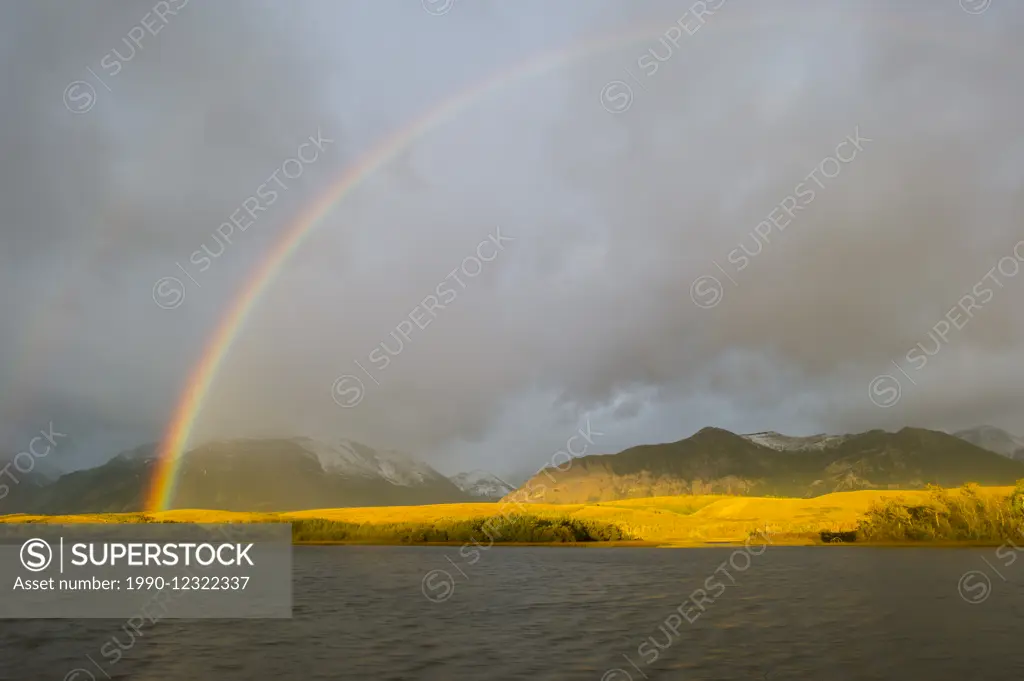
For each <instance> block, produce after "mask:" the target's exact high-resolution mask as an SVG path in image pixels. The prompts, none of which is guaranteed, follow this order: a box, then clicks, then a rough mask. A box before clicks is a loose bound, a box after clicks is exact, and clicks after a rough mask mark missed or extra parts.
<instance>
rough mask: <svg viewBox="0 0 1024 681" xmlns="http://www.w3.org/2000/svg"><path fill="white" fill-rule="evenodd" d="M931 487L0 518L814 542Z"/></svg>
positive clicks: (921, 497)
mask: <svg viewBox="0 0 1024 681" xmlns="http://www.w3.org/2000/svg"><path fill="white" fill-rule="evenodd" d="M1012 491H1013V488H1012V487H982V488H980V489H979V492H980V493H981V494H983V495H1000V496H1005V495H1008V494H1010V493H1011V492H1012ZM928 496H929V493H928V492H926V491H924V490H921V491H904V490H898V491H897V490H865V491H857V492H837V493H834V494H826V495H824V496H820V497H814V498H811V499H795V498H775V497H737V496H721V495H715V496H710V495H708V496H673V497H652V498H647V499H628V500H621V501H606V502H600V503H593V504H526V505H522V506H516V505H514V504H505V503H500V502H499V503H472V504H437V505H430V506H385V507H366V508H331V509H318V510H312V511H295V512H290V513H237V512H231V511H206V510H175V511H161V512H156V513H146V514H140V513H122V514H85V515H69V516H29V515H10V516H0V522H42V523H126V522H129V523H130V522H139V521H140V519H141V517H142V516H143V515H145V516H147V517H148V519H150V520H151V521H157V522H159V521H174V522H191V523H221V522H287V521H289V520H293V519H309V518H323V519H326V520H334V521H342V522H348V523H356V524H360V525H370V526H373V525H385V524H392V523H423V524H432V523H437V522H444V521H448V520H454V521H457V520H470V519H474V518H488V517H495V516H500V515H501V513H502V512H503V511H504V512H506V513H511V512H513V511H516V510H520V511H521V510H523V509H528V512H529V513H530V514H532V515H536V516H539V517H541V518H552V519H554V518H566V517H572V518H578V519H580V520H593V521H599V522H604V523H609V524H613V525H616V526H618V527H620V528H621V529H623V530H624V531H626V532H628V533H629V534H630V535H632V536H634V537H637V538H638V539H640V540H643V541H644V542H653V543H656V544H663V545H694V544H703V543H709V542H710V543H715V542H735V541H743V540H744V539H746V537H747V536H749V535H750V533H752V532H755V531H758V530H763V529H765V528H767V529H769V530H770V531H771V532H772V533H773V534H774V535H775V536H776V538H777V539H778V541H776V542H775V543H787V544H812V543H815V542H816V540H815V536H816V535H817V534H818V533H819V532H821V531H822V530H831V531H844V530H852V529H854V528H855V527H856V526H857V521H858V520H859V519H860V518H861V517H862V516H863V514H864V513H865V512H866V511H867V510H868V508H869V507H871V505H872V504H873V503H876V502H881V501H883V500H886V499H904V500H906V501H907V502H911V503H923V502H925V501H926V500H927V499H928Z"/></svg>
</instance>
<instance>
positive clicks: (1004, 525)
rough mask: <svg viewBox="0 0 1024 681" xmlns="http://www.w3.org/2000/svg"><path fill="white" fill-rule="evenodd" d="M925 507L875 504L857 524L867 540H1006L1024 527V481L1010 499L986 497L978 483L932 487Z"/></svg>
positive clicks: (901, 502)
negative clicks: (953, 489)
mask: <svg viewBox="0 0 1024 681" xmlns="http://www.w3.org/2000/svg"><path fill="white" fill-rule="evenodd" d="M929 491H930V492H931V498H930V499H929V501H928V502H926V503H925V504H915V505H911V504H908V503H906V501H905V500H903V499H890V500H887V501H886V502H884V503H876V504H875V505H874V506H872V507H871V508H870V509H869V510H868V512H867V514H865V517H864V518H863V519H862V520H861V521H860V523H859V524H858V526H857V532H858V536H860V537H863V538H864V539H865V540H867V541H934V540H946V541H1002V540H1005V539H1007V538H1010V537H1016V536H1019V535H1020V531H1021V528H1022V527H1024V480H1019V481H1017V486H1016V487H1015V488H1014V491H1013V492H1012V493H1011V494H1010V495H1009V496H1006V497H994V496H982V495H980V494H979V493H978V487H977V485H973V484H966V485H964V486H963V487H961V488H960V489H959V490H957V491H956V492H955V493H952V494H951V493H950V492H948V491H947V490H944V489H942V488H939V487H934V486H932V487H929Z"/></svg>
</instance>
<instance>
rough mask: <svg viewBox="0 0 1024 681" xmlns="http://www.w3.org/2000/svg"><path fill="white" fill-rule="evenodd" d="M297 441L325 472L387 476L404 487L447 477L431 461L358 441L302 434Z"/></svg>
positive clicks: (349, 475) (370, 476) (357, 475)
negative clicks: (325, 438) (317, 438)
mask: <svg viewBox="0 0 1024 681" xmlns="http://www.w3.org/2000/svg"><path fill="white" fill-rule="evenodd" d="M293 441H294V442H295V444H297V445H299V446H300V447H302V448H303V449H305V450H306V451H307V452H309V453H310V454H312V455H314V456H316V458H317V460H318V461H319V462H320V466H321V467H322V468H323V469H324V472H325V473H333V474H337V475H344V476H346V477H364V478H384V479H385V480H387V481H388V482H390V483H392V484H394V485H400V486H402V487H414V486H416V485H421V484H423V483H424V482H428V481H431V480H436V479H438V478H443V477H444V476H442V475H441V474H440V473H438V472H437V471H435V470H434V469H433V468H431V467H430V466H428V465H427V464H425V463H423V462H422V461H419V460H417V459H415V458H413V457H411V456H409V455H407V454H403V453H401V452H396V451H391V450H379V449H373V448H371V447H367V446H366V445H363V444H360V443H358V442H355V441H354V440H346V439H344V438H337V439H331V440H313V439H312V438H307V437H300V438H295V439H294V440H293Z"/></svg>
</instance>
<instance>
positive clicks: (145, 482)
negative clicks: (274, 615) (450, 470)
mask: <svg viewBox="0 0 1024 681" xmlns="http://www.w3.org/2000/svg"><path fill="white" fill-rule="evenodd" d="M156 464H157V458H156V445H152V444H150V445H144V446H142V447H138V448H136V449H134V450H131V451H128V452H123V453H121V454H118V455H117V456H115V457H114V458H112V459H111V460H110V461H108V462H107V463H105V464H103V465H101V466H98V467H96V468H90V469H86V470H81V471H75V472H73V473H68V474H66V475H62V476H61V477H60V478H58V479H57V480H56V481H53V482H50V483H49V484H45V485H41V486H39V487H37V488H36V489H34V490H33V493H31V494H25V495H22V496H21V497H19V499H17V500H16V501H17V504H14V503H10V504H8V503H5V501H0V513H3V512H6V513H14V512H22V513H46V514H63V513H110V512H126V511H139V510H142V509H143V508H144V507H145V503H146V496H147V494H148V492H149V485H150V482H151V480H152V478H153V473H154V471H155V467H156ZM177 480H178V482H177V487H176V490H177V491H176V493H175V495H174V507H175V508H208V509H222V510H230V511H290V510H291V511H294V510H303V509H311V508H329V507H342V506H390V505H407V504H435V503H448V502H467V501H479V500H480V499H479V498H477V497H475V496H473V495H472V494H470V493H467V492H464V491H462V490H461V489H459V487H458V486H456V484H455V483H453V482H452V481H451V480H449V479H448V478H446V477H445V476H444V475H442V474H441V473H439V472H437V471H436V470H434V469H433V468H431V467H430V466H428V465H427V464H425V463H423V462H421V461H419V460H417V459H415V458H413V457H409V456H406V455H404V454H401V453H399V452H393V451H384V450H376V449H373V448H371V447H367V446H366V445H363V444H360V443H358V442H354V441H352V440H344V439H338V440H332V441H318V440H312V439H310V438H290V439H258V440H255V439H240V440H225V441H220V442H211V443H209V444H205V445H202V446H200V447H197V448H196V449H193V450H191V451H189V452H188V453H186V454H184V455H183V457H182V462H181V464H180V467H179V470H178V475H177Z"/></svg>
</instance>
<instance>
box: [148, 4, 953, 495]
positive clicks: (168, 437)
mask: <svg viewBox="0 0 1024 681" xmlns="http://www.w3.org/2000/svg"><path fill="white" fill-rule="evenodd" d="M722 18H724V17H722ZM713 23H714V19H709V26H708V27H706V28H705V29H704V30H709V31H713V30H715V29H714V28H713V27H712V24H713ZM724 23H725V22H723V24H724ZM893 23H896V22H892V21H890V22H888V23H886V22H880V24H879V25H880V26H884V27H886V28H890V29H891V28H892V27H893ZM898 23H901V24H903V23H904V22H898ZM753 25H754V27H756V28H766V26H765V22H763V21H759V22H754V23H753ZM782 25H783V26H784V25H785V23H784V22H783V23H782ZM668 26H669V23H668V22H662V23H659V24H657V25H654V24H651V25H648V26H644V27H643V28H640V29H635V30H633V31H631V32H629V33H628V34H616V35H614V36H601V37H598V38H596V39H595V38H592V39H587V40H583V41H580V42H578V43H574V44H573V45H570V46H569V47H566V48H562V49H558V50H553V51H550V52H545V53H542V54H540V55H539V56H535V57H533V58H531V59H530V60H528V61H526V62H522V63H519V64H517V65H515V66H513V67H512V68H510V69H508V70H505V71H501V72H499V73H497V74H495V75H494V76H493V77H491V78H489V79H487V80H485V81H484V82H482V83H479V84H476V85H474V86H472V87H470V88H468V89H466V90H464V91H462V92H460V93H458V94H456V95H455V96H453V97H452V98H450V99H448V100H445V101H444V102H442V103H441V104H440V105H439V106H437V107H436V108H434V109H431V110H430V111H428V112H427V113H426V114H425V115H423V116H422V117H421V118H419V119H417V120H415V121H414V122H413V123H411V124H410V125H408V126H407V127H405V128H403V129H401V130H399V131H398V132H397V133H395V134H394V135H392V136H391V137H389V138H387V139H385V140H384V141H383V142H381V143H380V144H379V145H377V146H376V147H374V148H373V149H371V150H370V151H369V152H367V153H366V154H365V155H364V156H362V157H361V158H360V159H359V160H358V161H357V162H356V163H355V164H354V165H353V166H351V167H350V169H348V170H347V171H346V172H345V173H343V174H342V175H341V177H339V178H338V180H337V182H335V183H333V184H332V185H331V186H330V187H329V188H328V190H327V191H326V192H325V193H324V194H323V195H322V196H321V197H320V198H319V199H317V200H316V202H315V203H313V204H312V205H311V206H309V208H308V209H306V210H305V211H303V212H302V213H301V214H300V215H299V216H298V217H297V218H296V219H295V221H294V222H293V223H292V224H291V225H290V226H288V227H287V228H286V229H285V230H284V233H283V235H282V237H281V238H280V240H279V241H278V242H277V243H275V245H274V246H273V247H272V248H271V250H270V252H269V254H268V255H267V257H266V258H265V259H264V261H263V262H262V263H261V264H260V265H259V266H258V267H257V268H256V270H255V271H254V272H253V273H252V275H251V276H250V277H249V278H248V279H247V281H246V282H245V283H244V284H243V285H242V287H241V292H240V294H239V295H238V296H237V297H236V298H235V299H234V301H233V303H232V304H231V307H230V308H229V310H228V313H227V315H226V316H225V317H224V318H223V319H222V321H221V322H220V324H219V325H218V326H217V328H216V331H215V332H214V334H213V336H212V338H211V339H210V341H209V342H208V344H207V345H206V346H205V348H204V350H203V352H202V356H201V359H200V361H199V363H198V364H197V365H196V366H195V367H194V369H193V371H192V372H191V374H190V375H189V377H188V380H187V382H186V387H185V390H184V392H183V393H182V395H181V397H180V399H179V401H178V404H177V407H176V408H175V410H174V414H173V416H172V419H171V421H170V424H169V425H168V427H167V430H166V433H165V434H164V437H163V439H162V440H161V444H160V447H159V450H158V453H157V464H156V468H155V471H154V473H153V477H152V480H151V484H150V489H149V493H148V496H147V500H146V508H147V510H149V511H160V510H163V509H165V508H167V507H168V506H169V505H170V502H171V500H172V499H173V497H174V493H175V487H176V483H177V475H178V470H179V467H180V462H181V455H182V454H183V453H184V451H185V447H186V445H187V444H188V441H189V437H190V436H191V434H192V430H193V427H194V425H195V422H196V419H197V417H198V415H199V413H200V412H201V411H202V408H203V404H204V402H205V400H206V398H207V396H208V394H209V392H210V387H211V386H212V385H213V383H214V380H215V379H216V377H217V373H218V369H219V368H220V366H221V364H222V362H223V361H224V358H225V357H226V356H227V354H228V351H229V350H230V349H231V346H232V344H233V343H234V340H235V338H237V337H238V335H239V333H240V332H241V330H242V328H243V327H244V326H245V323H246V319H247V318H248V316H249V314H250V313H251V312H252V311H253V309H254V308H255V306H256V304H257V302H259V299H260V297H261V295H262V294H263V292H264V291H265V290H266V289H267V287H268V286H269V285H270V284H271V283H272V282H273V281H274V279H275V278H276V277H277V275H278V273H279V272H280V271H281V268H282V266H283V265H284V264H285V263H286V262H287V261H288V259H289V258H290V257H291V255H292V254H293V253H294V252H295V251H296V250H297V249H298V248H299V246H300V245H301V244H302V242H303V240H304V239H305V237H306V236H307V235H308V234H310V232H311V231H312V230H313V229H314V228H315V227H316V226H317V225H318V224H319V223H320V221H321V220H322V219H323V218H324V216H326V215H327V214H328V213H330V211H331V208H332V207H333V206H334V205H335V204H337V203H338V202H339V201H341V200H342V199H344V198H345V197H346V196H347V195H348V194H349V193H350V192H352V191H353V190H354V189H355V188H356V187H358V186H359V185H360V184H361V183H362V181H363V180H365V179H366V178H367V177H368V176H370V175H371V174H373V173H374V172H375V171H376V170H378V169H379V168H381V167H382V166H384V165H385V164H387V163H388V162H389V161H390V160H392V159H393V158H395V157H396V156H397V155H398V154H399V153H401V152H402V151H403V150H405V149H406V148H407V147H408V146H409V145H410V144H412V143H413V142H414V141H415V140H417V139H418V138H420V137H421V136H423V135H424V134H426V133H427V132H429V131H431V130H432V129H434V128H436V127H438V126H439V125H441V124H443V123H445V122H446V121H448V120H450V119H452V118H453V117H455V116H456V115H457V114H459V113H460V112H462V111H464V110H465V109H466V108H468V107H469V106H471V105H472V104H474V103H476V102H478V101H479V100H481V99H483V98H484V97H485V96H487V95H489V94H491V93H492V92H494V91H496V90H498V89H499V88H501V87H504V86H507V85H509V84H511V83H514V82H516V81H520V80H523V79H525V78H528V77H532V76H535V75H540V74H543V73H544V72H546V71H548V70H550V69H551V68H553V67H555V66H559V65H563V64H566V63H569V62H572V61H573V60H575V59H579V58H582V57H585V56H587V55H590V54H593V53H595V52H601V51H604V50H609V49H613V48H617V47H624V46H627V45H629V44H632V43H634V42H638V41H641V40H643V41H649V42H650V41H655V40H657V39H658V38H660V37H662V36H663V34H664V32H665V30H666V29H667V28H668ZM719 28H721V25H719ZM903 28H904V30H905V31H908V32H912V31H913V30H914V29H915V28H917V27H916V26H915V25H914V24H913V23H912V19H911V21H908V22H905V24H904V26H903ZM901 35H902V33H901ZM929 37H932V36H929ZM940 42H942V43H943V44H947V45H948V44H949V43H945V42H944V39H943V40H940ZM652 44H653V43H652ZM683 44H685V43H681V44H680V47H682V45H683ZM609 75H611V76H616V74H615V73H614V72H610V73H609ZM616 77H619V78H621V79H622V80H626V77H627V76H626V74H625V72H623V73H621V74H620V75H618V76H616ZM597 94H598V93H597V92H595V102H594V105H595V106H598V105H599V102H598V101H596V100H597Z"/></svg>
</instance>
